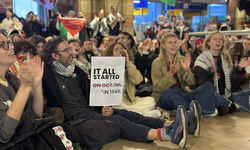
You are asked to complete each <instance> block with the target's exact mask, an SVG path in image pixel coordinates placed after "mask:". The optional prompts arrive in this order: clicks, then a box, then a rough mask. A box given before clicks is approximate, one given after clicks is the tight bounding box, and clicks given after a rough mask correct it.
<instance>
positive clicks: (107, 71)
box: [90, 54, 126, 116]
mask: <svg viewBox="0 0 250 150" xmlns="http://www.w3.org/2000/svg"><path fill="white" fill-rule="evenodd" d="M124 55H126V54H124ZM91 59H92V60H91V62H92V63H91V89H90V106H112V105H120V104H121V103H122V94H123V92H122V91H123V80H124V70H125V69H124V66H125V61H124V59H125V58H124V57H92V58H91ZM103 109H104V108H103ZM104 110H105V109H104ZM104 110H103V111H102V113H103V115H104V116H108V115H112V113H113V112H112V108H109V109H108V110H105V111H104Z"/></svg>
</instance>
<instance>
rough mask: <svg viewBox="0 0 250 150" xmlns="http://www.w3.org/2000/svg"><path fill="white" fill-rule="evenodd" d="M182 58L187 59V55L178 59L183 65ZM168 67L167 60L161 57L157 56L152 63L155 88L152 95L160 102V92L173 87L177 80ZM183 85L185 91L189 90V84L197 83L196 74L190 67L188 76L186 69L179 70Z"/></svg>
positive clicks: (178, 73)
mask: <svg viewBox="0 0 250 150" xmlns="http://www.w3.org/2000/svg"><path fill="white" fill-rule="evenodd" d="M181 59H183V61H184V60H185V57H183V56H181V58H180V59H179V60H178V64H180V66H181ZM168 71H169V70H168V69H167V63H166V61H165V60H162V59H160V58H157V59H155V60H154V62H153V64H152V71H151V75H152V81H153V90H154V92H153V93H152V95H151V96H152V97H154V98H155V100H156V102H158V100H159V97H160V94H161V92H162V91H164V90H165V89H168V88H170V87H172V86H173V85H174V84H176V82H177V81H176V80H175V78H174V77H173V76H171V75H170V74H169V73H168ZM177 75H178V78H179V81H180V84H181V87H182V89H183V90H184V91H186V92H187V89H186V88H187V86H192V85H194V83H195V78H194V74H193V73H192V72H191V70H190V68H189V76H188V78H186V77H185V71H184V69H183V68H182V67H181V68H180V69H179V70H178V72H177Z"/></svg>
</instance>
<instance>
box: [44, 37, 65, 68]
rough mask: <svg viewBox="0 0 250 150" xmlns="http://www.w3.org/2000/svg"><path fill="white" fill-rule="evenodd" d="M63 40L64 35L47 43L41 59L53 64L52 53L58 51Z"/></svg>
mask: <svg viewBox="0 0 250 150" xmlns="http://www.w3.org/2000/svg"><path fill="white" fill-rule="evenodd" d="M63 41H65V40H64V38H63V37H56V38H53V39H51V40H49V41H47V42H46V43H45V45H44V47H43V51H42V53H41V59H42V61H44V63H45V64H52V62H53V60H54V59H53V57H52V54H53V53H58V45H59V44H60V43H62V42H63Z"/></svg>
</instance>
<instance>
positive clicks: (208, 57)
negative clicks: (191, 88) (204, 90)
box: [194, 50, 233, 99]
mask: <svg viewBox="0 0 250 150" xmlns="http://www.w3.org/2000/svg"><path fill="white" fill-rule="evenodd" d="M220 57H221V56H220ZM212 60H213V55H212V53H211V51H210V50H206V51H205V52H203V53H202V54H201V55H200V56H199V57H198V58H197V59H196V61H195V64H194V67H196V66H199V67H201V68H203V69H205V70H207V71H209V68H210V67H211V62H213V61H212ZM221 60H222V69H223V71H224V74H225V85H226V88H225V95H223V96H224V97H225V98H226V99H228V98H229V97H230V96H231V82H230V75H231V72H232V69H233V67H229V65H228V63H227V61H226V60H225V59H224V58H223V57H221ZM214 85H215V87H216V91H217V93H219V85H218V76H217V71H215V72H214Z"/></svg>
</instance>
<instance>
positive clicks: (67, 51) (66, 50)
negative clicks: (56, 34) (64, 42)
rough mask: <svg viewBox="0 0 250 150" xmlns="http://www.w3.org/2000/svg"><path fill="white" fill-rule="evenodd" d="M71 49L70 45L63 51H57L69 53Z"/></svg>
mask: <svg viewBox="0 0 250 150" xmlns="http://www.w3.org/2000/svg"><path fill="white" fill-rule="evenodd" d="M71 51H72V47H69V48H67V49H65V50H63V51H59V52H66V53H70V52H71Z"/></svg>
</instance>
